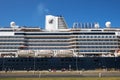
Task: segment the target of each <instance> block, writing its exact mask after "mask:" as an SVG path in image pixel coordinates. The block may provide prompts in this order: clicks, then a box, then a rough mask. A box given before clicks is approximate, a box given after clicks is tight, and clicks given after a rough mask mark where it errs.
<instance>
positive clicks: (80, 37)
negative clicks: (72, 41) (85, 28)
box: [79, 35, 116, 38]
mask: <svg viewBox="0 0 120 80" xmlns="http://www.w3.org/2000/svg"><path fill="white" fill-rule="evenodd" d="M79 38H116V36H108V35H106V36H93V35H92V36H79Z"/></svg>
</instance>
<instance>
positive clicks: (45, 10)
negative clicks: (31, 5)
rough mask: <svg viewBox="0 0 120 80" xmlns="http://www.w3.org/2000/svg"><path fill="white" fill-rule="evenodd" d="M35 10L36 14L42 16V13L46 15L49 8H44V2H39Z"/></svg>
mask: <svg viewBox="0 0 120 80" xmlns="http://www.w3.org/2000/svg"><path fill="white" fill-rule="evenodd" d="M37 12H38V15H39V16H42V15H46V14H48V13H49V12H50V10H49V9H48V8H46V6H45V5H44V4H42V3H41V4H39V5H38V6H37Z"/></svg>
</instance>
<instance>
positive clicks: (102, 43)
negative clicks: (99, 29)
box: [77, 42, 118, 45]
mask: <svg viewBox="0 0 120 80" xmlns="http://www.w3.org/2000/svg"><path fill="white" fill-rule="evenodd" d="M77 45H118V43H110V42H109V43H102V42H101V43H100V42H99V43H96V42H94V43H77Z"/></svg>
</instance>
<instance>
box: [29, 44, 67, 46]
mask: <svg viewBox="0 0 120 80" xmlns="http://www.w3.org/2000/svg"><path fill="white" fill-rule="evenodd" d="M27 46H69V44H27Z"/></svg>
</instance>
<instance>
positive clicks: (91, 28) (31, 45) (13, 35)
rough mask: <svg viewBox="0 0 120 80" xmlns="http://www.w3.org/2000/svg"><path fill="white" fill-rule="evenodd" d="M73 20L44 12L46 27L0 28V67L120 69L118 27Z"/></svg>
mask: <svg viewBox="0 0 120 80" xmlns="http://www.w3.org/2000/svg"><path fill="white" fill-rule="evenodd" d="M105 26H106V27H105V28H100V26H99V23H74V24H73V27H72V28H69V27H68V25H67V23H66V21H65V19H64V17H63V16H53V15H46V21H45V29H41V28H40V27H27V26H17V25H16V23H15V22H11V23H10V27H9V28H0V70H49V69H51V70H62V69H65V70H96V69H114V70H119V69H120V57H119V56H120V28H112V27H111V22H109V21H108V22H106V23H105Z"/></svg>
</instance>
